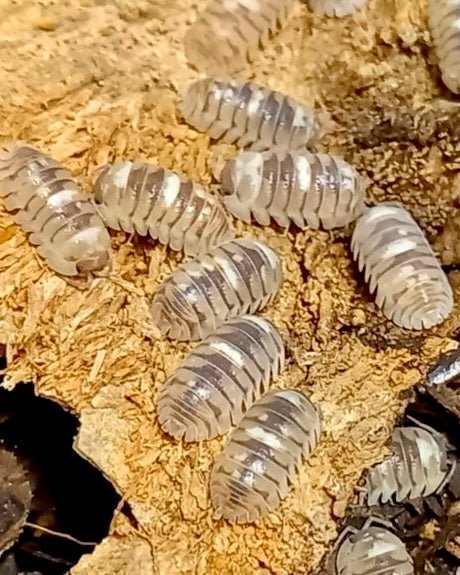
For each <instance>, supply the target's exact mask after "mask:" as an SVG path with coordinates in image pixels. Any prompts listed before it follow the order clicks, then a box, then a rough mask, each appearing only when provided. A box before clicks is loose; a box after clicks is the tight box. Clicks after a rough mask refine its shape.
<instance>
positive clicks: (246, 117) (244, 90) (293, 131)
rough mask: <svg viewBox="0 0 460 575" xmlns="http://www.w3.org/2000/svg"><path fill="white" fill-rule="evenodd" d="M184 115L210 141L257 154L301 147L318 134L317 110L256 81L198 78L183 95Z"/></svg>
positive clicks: (182, 106) (182, 107)
mask: <svg viewBox="0 0 460 575" xmlns="http://www.w3.org/2000/svg"><path fill="white" fill-rule="evenodd" d="M181 111H182V114H183V116H184V118H185V120H186V121H187V122H188V123H189V124H191V125H192V126H193V127H195V128H196V129H197V130H200V131H201V132H207V133H208V134H209V136H210V137H211V138H214V139H219V138H221V139H222V140H223V141H224V142H228V143H230V144H236V145H237V146H238V147H239V148H251V149H252V150H255V151H262V150H266V149H268V148H271V147H276V146H279V147H284V148H292V149H297V148H303V147H305V146H306V145H307V144H308V143H309V142H312V141H313V140H315V139H316V138H317V136H318V130H319V128H318V124H317V121H316V119H315V116H314V112H313V110H311V109H310V108H307V107H306V106H303V105H302V104H299V103H298V102H296V101H295V100H293V99H292V98H290V97H289V96H284V95H283V94H280V93H279V92H274V91H273V90H269V89H268V88H263V87H261V86H258V85H256V84H254V83H252V82H237V81H225V82H220V81H218V80H213V79H211V78H206V79H204V80H198V81H197V82H194V83H193V84H192V85H191V86H190V87H189V88H188V90H187V92H186V93H185V95H184V98H183V102H182V105H181Z"/></svg>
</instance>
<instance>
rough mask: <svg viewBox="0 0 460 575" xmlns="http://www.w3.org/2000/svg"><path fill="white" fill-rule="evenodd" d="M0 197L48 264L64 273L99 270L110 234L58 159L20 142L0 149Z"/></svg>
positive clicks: (104, 264)
mask: <svg viewBox="0 0 460 575" xmlns="http://www.w3.org/2000/svg"><path fill="white" fill-rule="evenodd" d="M0 196H1V197H3V198H4V204H5V207H6V209H7V210H11V211H13V210H14V211H16V210H18V212H17V214H16V216H15V221H16V223H17V224H19V225H20V226H21V227H22V229H23V230H24V231H25V232H28V233H30V236H29V240H30V242H31V243H32V244H33V245H35V246H37V252H38V253H39V254H40V256H42V257H43V258H45V259H46V261H47V263H48V265H49V266H50V268H52V269H53V270H54V271H56V272H58V273H59V274H62V275H65V276H76V275H78V274H80V273H81V274H83V273H91V272H100V271H102V270H103V269H104V268H107V267H108V264H109V261H110V252H111V248H110V236H109V234H108V232H107V229H106V227H105V225H104V222H103V221H102V219H101V217H100V216H99V214H98V213H97V211H96V208H95V207H94V206H93V205H92V204H91V202H90V201H89V199H88V198H87V197H86V196H85V195H84V194H83V193H82V192H81V191H80V189H79V187H78V186H77V184H76V182H75V180H74V179H73V178H72V176H71V175H70V172H68V171H67V170H66V169H65V168H64V167H63V166H62V165H61V164H60V163H58V162H57V161H55V160H53V159H52V158H50V157H49V156H47V155H46V154H44V153H43V152H40V151H39V150H36V149H35V148H33V147H31V146H29V145H27V144H25V143H22V142H15V143H10V144H6V145H4V146H3V147H2V149H0Z"/></svg>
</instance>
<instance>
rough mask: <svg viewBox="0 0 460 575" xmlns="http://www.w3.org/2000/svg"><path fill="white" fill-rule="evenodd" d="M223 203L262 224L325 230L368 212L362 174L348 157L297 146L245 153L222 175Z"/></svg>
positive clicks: (234, 211)
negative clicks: (292, 223) (299, 149)
mask: <svg viewBox="0 0 460 575" xmlns="http://www.w3.org/2000/svg"><path fill="white" fill-rule="evenodd" d="M221 181H222V193H223V194H224V202H225V205H226V206H227V208H228V209H229V210H230V212H231V213H232V214H233V215H234V216H236V217H237V218H239V219H241V220H243V221H245V222H249V221H250V220H251V216H252V217H254V219H255V220H256V221H257V222H258V223H259V224H261V225H264V226H267V225H269V224H270V218H273V219H274V220H275V221H276V223H277V224H279V225H280V226H283V227H288V225H289V223H290V221H293V222H294V223H295V224H296V225H297V226H298V227H299V228H305V227H306V226H310V227H311V228H314V229H317V228H319V227H320V226H322V227H323V228H325V229H331V228H338V227H342V226H346V225H347V224H349V223H350V222H352V221H353V220H355V219H356V218H357V217H358V216H360V215H361V214H362V212H363V211H364V208H365V206H364V192H365V183H364V179H363V178H361V176H360V175H359V174H358V173H357V172H356V170H355V169H354V168H353V167H352V166H350V164H348V163H347V162H345V161H344V160H342V159H340V158H336V157H334V156H327V155H325V154H310V153H309V152H300V151H299V152H296V151H267V152H243V153H241V154H240V155H239V156H237V157H236V158H234V159H232V160H230V161H229V162H228V163H227V164H226V166H225V167H224V169H223V170H222V174H221Z"/></svg>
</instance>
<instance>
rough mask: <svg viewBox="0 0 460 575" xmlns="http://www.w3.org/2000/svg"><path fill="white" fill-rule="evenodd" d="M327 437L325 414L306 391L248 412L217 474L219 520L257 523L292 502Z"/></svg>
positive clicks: (278, 395) (274, 396)
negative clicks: (305, 467) (301, 474)
mask: <svg viewBox="0 0 460 575" xmlns="http://www.w3.org/2000/svg"><path fill="white" fill-rule="evenodd" d="M320 434H321V420H320V413H319V409H318V408H317V407H316V406H315V405H314V404H313V403H312V402H311V401H310V400H309V399H308V398H307V397H306V396H305V395H304V394H303V393H301V392H300V391H295V390H285V391H272V392H269V393H266V394H265V395H263V396H262V397H261V398H260V399H259V400H258V401H256V402H255V403H254V405H253V406H252V407H251V408H250V409H249V410H248V412H247V413H246V415H245V416H244V417H243V419H242V420H241V422H240V424H239V425H238V427H237V428H236V429H235V430H234V431H233V432H232V434H231V435H230V438H229V440H228V442H227V444H226V446H225V447H224V450H223V451H222V453H221V454H220V455H219V456H218V457H217V459H216V461H215V463H214V466H213V468H212V472H211V499H212V503H213V506H214V509H215V510H216V515H218V516H223V517H225V518H226V519H228V520H229V521H231V522H232V523H251V522H253V521H256V520H258V519H260V518H262V517H264V516H266V515H268V514H269V513H271V512H272V511H273V510H274V509H276V507H277V506H278V504H279V503H280V502H281V500H282V499H283V498H284V497H286V495H287V493H288V491H289V486H290V485H291V484H292V482H293V481H294V478H295V476H296V473H297V470H298V468H299V466H300V465H301V463H302V460H303V459H304V458H306V457H308V455H309V454H310V453H311V452H312V451H313V449H314V448H315V447H316V445H317V444H318V441H319V437H320Z"/></svg>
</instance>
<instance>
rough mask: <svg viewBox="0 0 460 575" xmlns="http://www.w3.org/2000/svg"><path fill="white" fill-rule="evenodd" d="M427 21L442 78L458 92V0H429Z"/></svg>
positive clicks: (459, 1)
mask: <svg viewBox="0 0 460 575" xmlns="http://www.w3.org/2000/svg"><path fill="white" fill-rule="evenodd" d="M429 22H430V29H431V35H432V37H433V42H434V46H435V50H436V55H437V57H438V63H439V68H440V70H441V76H442V80H443V82H444V84H445V85H446V86H447V87H448V88H449V90H451V91H452V92H454V93H455V94H460V0H429Z"/></svg>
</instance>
